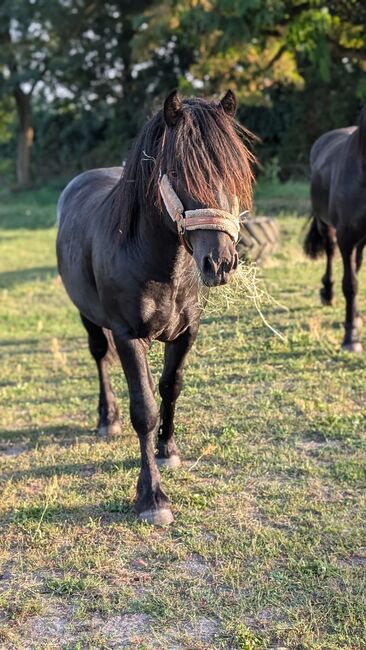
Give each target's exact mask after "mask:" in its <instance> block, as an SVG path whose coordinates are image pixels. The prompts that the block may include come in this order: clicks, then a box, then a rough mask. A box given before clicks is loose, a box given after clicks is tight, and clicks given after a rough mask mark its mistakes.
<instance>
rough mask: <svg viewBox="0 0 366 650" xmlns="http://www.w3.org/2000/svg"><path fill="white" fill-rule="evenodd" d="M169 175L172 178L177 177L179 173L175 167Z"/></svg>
mask: <svg viewBox="0 0 366 650" xmlns="http://www.w3.org/2000/svg"><path fill="white" fill-rule="evenodd" d="M169 176H171V177H172V178H177V176H178V174H177V172H175V171H174V169H172V170H171V171H170V172H169Z"/></svg>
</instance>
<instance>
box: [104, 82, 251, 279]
mask: <svg viewBox="0 0 366 650" xmlns="http://www.w3.org/2000/svg"><path fill="white" fill-rule="evenodd" d="M235 112H236V99H235V95H234V94H233V93H232V92H231V91H230V90H229V91H228V92H227V93H226V95H225V97H224V98H223V99H222V100H221V101H218V102H217V101H216V102H215V101H207V100H204V99H197V98H194V99H184V100H181V99H180V98H179V97H178V94H177V92H176V91H174V92H173V93H171V94H170V95H169V96H168V97H167V99H166V100H165V103H164V107H163V108H162V109H161V110H160V111H158V112H157V113H156V114H155V115H154V116H153V117H152V119H151V120H150V121H149V122H148V123H147V124H146V125H145V127H144V129H143V130H142V132H141V133H140V135H139V136H138V138H137V139H136V141H135V143H134V146H133V148H132V150H131V152H130V155H129V157H128V159H127V162H126V167H125V170H124V173H123V177H122V178H121V181H120V182H119V183H118V187H116V188H114V190H113V193H112V199H113V204H114V210H113V213H114V215H116V216H115V221H114V224H115V225H116V226H118V229H119V233H120V234H121V235H122V238H124V237H127V236H133V232H134V230H135V229H136V228H137V227H138V223H139V219H140V215H141V214H142V213H143V212H144V211H145V212H148V213H149V214H150V215H151V213H152V212H154V211H155V210H156V209H158V210H159V211H160V213H161V215H162V216H163V218H164V220H165V223H166V225H167V226H168V227H169V228H170V229H171V231H172V232H174V233H175V234H177V233H178V235H179V236H180V238H181V241H182V243H184V245H185V246H186V248H187V250H189V252H191V254H192V255H193V257H194V259H195V262H196V264H197V267H198V269H199V272H200V275H201V278H202V280H203V282H204V283H205V284H207V285H209V286H214V285H218V284H224V283H226V282H227V281H228V279H229V277H230V275H231V274H232V273H233V272H234V271H235V269H236V267H237V265H238V255H237V252H236V241H237V238H238V233H239V212H240V210H248V209H249V208H250V206H251V201H252V183H253V172H252V169H251V165H252V163H253V162H254V160H255V159H254V156H253V155H252V154H251V153H250V151H249V150H248V149H247V148H246V146H245V144H244V142H243V137H246V136H248V132H247V131H246V130H245V129H243V128H242V127H241V126H240V125H239V124H238V123H237V122H236V121H235V119H234V118H235ZM177 207H178V211H177ZM121 215H123V218H121Z"/></svg>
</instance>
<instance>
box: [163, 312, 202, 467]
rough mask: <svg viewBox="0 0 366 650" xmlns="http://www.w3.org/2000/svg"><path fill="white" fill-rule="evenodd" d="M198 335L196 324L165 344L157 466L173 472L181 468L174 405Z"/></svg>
mask: <svg viewBox="0 0 366 650" xmlns="http://www.w3.org/2000/svg"><path fill="white" fill-rule="evenodd" d="M197 332H198V324H197V325H195V326H193V327H192V326H191V327H189V328H188V329H187V330H186V331H185V332H183V334H181V335H180V336H179V337H178V338H177V339H176V340H175V341H172V342H170V343H166V344H165V357H164V369H163V374H162V376H161V379H160V382H159V392H160V395H161V398H162V402H161V407H160V426H159V435H158V440H157V462H158V465H166V466H167V467H170V468H171V469H174V468H176V467H178V466H179V465H180V455H179V451H178V447H177V445H176V443H175V439H174V413H175V404H176V401H177V399H178V397H179V394H180V392H181V390H182V385H183V364H184V360H185V357H186V356H187V353H188V352H189V350H190V348H191V347H192V345H193V343H194V341H195V339H196V336H197Z"/></svg>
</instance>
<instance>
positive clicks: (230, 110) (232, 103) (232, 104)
mask: <svg viewBox="0 0 366 650" xmlns="http://www.w3.org/2000/svg"><path fill="white" fill-rule="evenodd" d="M220 104H221V106H222V108H223V109H224V111H225V113H226V114H227V115H230V117H235V113H236V97H235V95H234V93H233V91H232V90H230V89H229V90H228V91H227V93H226V95H225V96H224V97H223V98H222V100H221V102H220Z"/></svg>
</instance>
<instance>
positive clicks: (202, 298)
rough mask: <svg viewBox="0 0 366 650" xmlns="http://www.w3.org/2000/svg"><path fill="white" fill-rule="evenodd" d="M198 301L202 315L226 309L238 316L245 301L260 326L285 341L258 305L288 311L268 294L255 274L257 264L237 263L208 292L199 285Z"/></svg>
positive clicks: (211, 314) (221, 311)
mask: <svg viewBox="0 0 366 650" xmlns="http://www.w3.org/2000/svg"><path fill="white" fill-rule="evenodd" d="M198 303H199V307H200V309H202V311H204V312H205V314H208V315H210V316H217V317H219V316H220V315H221V314H222V313H223V312H224V311H229V310H230V311H231V312H232V313H234V314H237V315H238V316H242V314H243V303H244V304H245V303H247V304H249V305H250V306H254V308H255V309H256V311H257V313H258V314H259V316H260V318H261V320H262V322H263V323H264V325H265V326H266V327H268V329H270V330H271V332H273V334H275V336H278V338H280V339H281V341H284V342H286V340H287V339H286V337H285V336H284V335H283V334H281V332H279V331H278V330H277V329H276V328H275V327H273V326H272V325H271V324H270V323H269V322H268V320H267V319H266V317H265V316H264V314H263V311H262V308H263V306H264V305H266V306H268V305H271V306H273V305H276V306H277V307H280V308H281V309H283V310H284V311H288V309H287V307H285V306H284V305H281V304H280V303H279V302H278V301H277V300H275V299H274V298H273V297H272V296H271V295H270V294H269V293H268V291H267V289H266V287H265V284H264V282H263V280H262V279H261V278H259V277H258V267H257V265H256V264H255V263H244V262H240V263H239V267H238V269H237V271H236V273H234V275H233V277H232V278H231V280H230V282H229V283H228V284H226V285H225V286H223V287H220V288H219V289H218V290H217V291H215V290H214V291H211V292H210V293H209V292H208V291H207V287H205V286H204V285H201V288H200V290H199V294H198Z"/></svg>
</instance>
